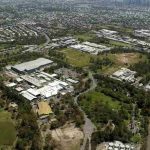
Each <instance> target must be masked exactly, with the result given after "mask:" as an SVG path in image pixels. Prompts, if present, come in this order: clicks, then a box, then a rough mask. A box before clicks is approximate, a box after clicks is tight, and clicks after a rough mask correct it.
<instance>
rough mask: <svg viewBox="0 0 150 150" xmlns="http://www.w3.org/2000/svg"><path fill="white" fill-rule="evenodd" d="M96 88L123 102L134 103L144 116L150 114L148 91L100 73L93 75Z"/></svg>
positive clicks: (149, 95)
mask: <svg viewBox="0 0 150 150" xmlns="http://www.w3.org/2000/svg"><path fill="white" fill-rule="evenodd" d="M95 78H96V79H97V80H98V88H99V89H98V90H100V91H101V92H102V93H104V94H105V95H108V96H110V97H112V98H115V99H117V100H118V101H120V102H123V103H127V104H130V103H136V104H137V106H138V108H140V109H141V113H142V115H144V116H149V115H150V109H149V108H150V93H149V92H145V91H144V90H142V89H138V88H135V87H134V86H132V85H130V84H129V83H123V82H120V81H117V80H114V79H111V78H108V77H105V76H102V75H95Z"/></svg>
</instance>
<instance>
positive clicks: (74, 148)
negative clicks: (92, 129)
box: [52, 124, 84, 150]
mask: <svg viewBox="0 0 150 150" xmlns="http://www.w3.org/2000/svg"><path fill="white" fill-rule="evenodd" d="M83 136H84V135H83V132H82V131H81V130H80V129H79V128H76V127H75V125H74V124H66V125H65V126H64V127H62V128H58V129H56V130H52V138H53V139H54V140H55V142H56V143H57V142H58V143H59V144H58V145H59V146H58V147H57V149H58V150H61V149H64V150H80V144H81V142H82V140H83Z"/></svg>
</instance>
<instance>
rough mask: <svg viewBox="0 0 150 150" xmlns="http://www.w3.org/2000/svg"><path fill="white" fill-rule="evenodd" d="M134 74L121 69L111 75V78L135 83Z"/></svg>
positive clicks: (128, 70)
mask: <svg viewBox="0 0 150 150" xmlns="http://www.w3.org/2000/svg"><path fill="white" fill-rule="evenodd" d="M135 74H136V72H135V71H131V70H130V69H127V68H121V69H120V70H118V71H116V72H115V73H113V74H112V76H111V77H112V78H114V79H117V80H120V81H127V82H135Z"/></svg>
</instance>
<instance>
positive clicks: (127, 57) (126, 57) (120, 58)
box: [115, 53, 139, 65]
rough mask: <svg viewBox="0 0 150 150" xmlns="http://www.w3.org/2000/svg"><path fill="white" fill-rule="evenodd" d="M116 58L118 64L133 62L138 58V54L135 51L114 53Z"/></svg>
mask: <svg viewBox="0 0 150 150" xmlns="http://www.w3.org/2000/svg"><path fill="white" fill-rule="evenodd" d="M115 55H116V58H117V62H118V63H119V64H123V65H124V64H133V63H136V62H137V61H138V60H139V54H137V53H123V54H115Z"/></svg>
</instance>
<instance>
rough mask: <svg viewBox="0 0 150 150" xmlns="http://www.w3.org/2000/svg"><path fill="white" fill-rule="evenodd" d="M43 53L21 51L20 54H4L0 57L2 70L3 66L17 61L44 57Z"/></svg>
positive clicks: (0, 68)
mask: <svg viewBox="0 0 150 150" xmlns="http://www.w3.org/2000/svg"><path fill="white" fill-rule="evenodd" d="M42 56H43V54H42V53H38V52H26V53H21V54H20V53H19V54H14V55H11V54H8V55H7V56H4V57H2V58H1V59H0V71H1V70H2V68H3V67H5V66H7V65H10V64H14V63H17V62H25V61H29V60H34V59H36V58H39V57H42Z"/></svg>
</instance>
